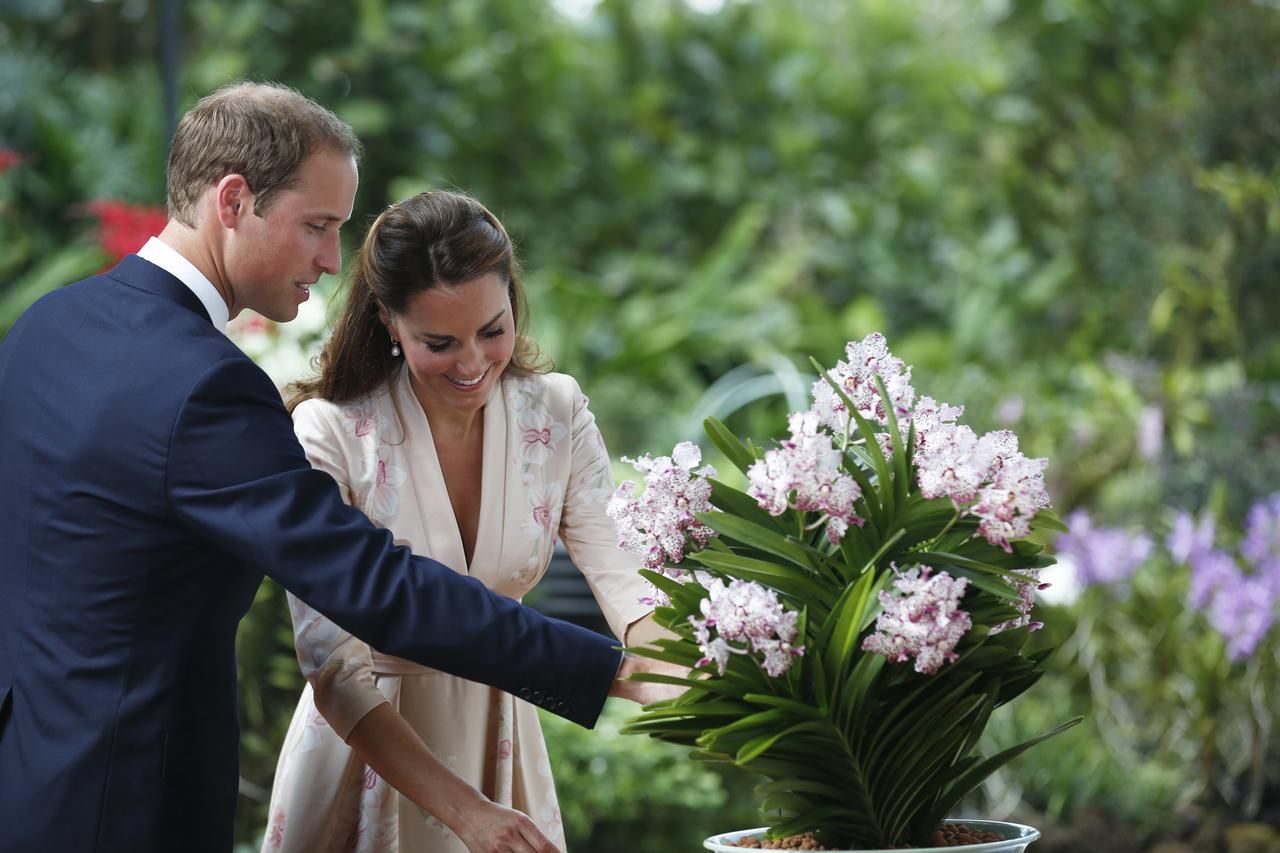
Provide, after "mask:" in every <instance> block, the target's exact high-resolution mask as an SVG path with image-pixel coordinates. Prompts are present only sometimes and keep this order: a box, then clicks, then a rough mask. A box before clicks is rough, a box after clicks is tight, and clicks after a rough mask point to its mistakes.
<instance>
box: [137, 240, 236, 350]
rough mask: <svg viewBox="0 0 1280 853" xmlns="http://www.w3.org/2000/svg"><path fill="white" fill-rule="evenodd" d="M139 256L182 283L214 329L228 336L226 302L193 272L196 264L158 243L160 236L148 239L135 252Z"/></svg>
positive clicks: (207, 282) (209, 282)
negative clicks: (194, 296) (202, 308)
mask: <svg viewBox="0 0 1280 853" xmlns="http://www.w3.org/2000/svg"><path fill="white" fill-rule="evenodd" d="M138 257H140V258H142V259H143V260H144V261H150V262H151V263H153V264H155V265H156V266H158V267H160V269H162V270H164V271H165V272H167V273H169V274H171V275H172V276H173V277H174V278H176V279H178V281H180V282H182V283H183V284H185V285H186V286H187V288H188V289H189V290H190V291H191V292H192V293H194V294H195V295H196V298H197V299H199V300H200V304H201V305H203V306H204V310H205V311H207V312H209V319H210V320H212V321H213V325H214V328H216V329H217V330H218V331H220V332H222V333H223V334H224V335H225V334H226V333H227V320H228V319H230V314H231V312H230V311H229V310H228V309H227V303H226V302H224V301H223V299H222V294H220V293H218V289H217V288H215V287H214V286H213V282H211V281H209V279H207V278H205V276H204V273H202V272H200V270H198V269H196V266H195V264H193V263H191V261H189V260H187V259H186V258H184V257H183V256H182V255H181V254H179V252H178V250H177V249H175V248H173V247H172V246H170V245H169V244H168V243H164V242H161V240H160V238H159V237H152V238H151V239H149V240H147V244H146V245H145V246H143V247H142V248H141V249H139V250H138Z"/></svg>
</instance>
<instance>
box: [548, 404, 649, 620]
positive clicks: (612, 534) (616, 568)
mask: <svg viewBox="0 0 1280 853" xmlns="http://www.w3.org/2000/svg"><path fill="white" fill-rule="evenodd" d="M569 384H570V385H571V386H572V389H571V390H572V394H573V416H572V419H571V422H570V425H569V447H570V452H571V453H572V454H573V459H572V463H571V465H570V474H569V484H568V486H567V487H566V490H565V497H564V511H563V512H562V513H561V517H560V540H561V541H562V542H564V547H565V550H567V551H568V552H569V557H570V558H571V559H572V560H573V564H574V565H575V566H577V567H578V568H579V570H581V572H582V574H583V576H584V577H586V579H587V584H588V585H589V586H590V587H591V592H592V594H593V595H594V596H595V599H596V602H597V603H598V604H599V605H600V610H601V611H602V612H603V613H604V617H605V620H606V621H607V622H608V623H609V628H610V629H612V631H613V633H614V634H615V635H617V636H618V637H619V638H625V637H626V631H627V628H628V627H629V626H630V625H631V624H632V623H633V622H635V621H636V620H637V619H640V618H641V617H643V616H646V615H648V614H649V613H651V612H652V611H653V608H652V607H651V606H649V605H645V604H641V603H640V598H641V597H642V596H645V595H648V594H649V593H650V590H649V587H648V585H647V584H646V583H645V582H644V579H643V578H642V577H640V574H639V568H640V566H639V564H638V563H637V561H636V559H635V557H634V556H632V555H630V554H628V553H627V552H625V551H623V550H621V549H620V548H618V532H617V528H616V527H615V526H614V523H613V519H611V518H609V516H608V515H606V514H605V506H606V505H607V504H608V501H609V496H610V495H611V494H612V493H613V469H612V467H611V466H610V464H609V451H608V450H607V449H606V448H605V444H604V439H603V438H602V437H601V435H600V430H599V428H598V427H596V419H595V416H594V415H593V414H591V410H590V409H589V408H587V398H586V396H585V395H584V394H583V393H582V391H581V389H579V388H578V383H577V382H574V381H573V380H570V381H569Z"/></svg>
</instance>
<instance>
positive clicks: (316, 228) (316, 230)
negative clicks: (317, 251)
mask: <svg viewBox="0 0 1280 853" xmlns="http://www.w3.org/2000/svg"><path fill="white" fill-rule="evenodd" d="M307 227H308V228H310V229H311V233H313V234H323V233H324V226H323V225H316V224H315V223H314V222H308V223H307Z"/></svg>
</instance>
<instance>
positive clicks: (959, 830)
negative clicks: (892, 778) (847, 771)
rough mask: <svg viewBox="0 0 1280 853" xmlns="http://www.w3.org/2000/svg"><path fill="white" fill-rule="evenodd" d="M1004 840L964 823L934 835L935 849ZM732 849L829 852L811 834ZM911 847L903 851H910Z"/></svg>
mask: <svg viewBox="0 0 1280 853" xmlns="http://www.w3.org/2000/svg"><path fill="white" fill-rule="evenodd" d="M1001 840H1003V839H1001V838H1000V836H998V835H996V834H995V833H994V832H987V831H985V830H981V829H970V828H969V827H967V826H965V825H964V824H962V823H946V824H943V825H942V828H941V829H939V830H937V831H936V832H934V833H933V846H934V847H960V846H962V845H965V844H985V843H987V842H989V841H1001ZM729 846H730V847H742V848H745V849H749V850H829V849H830V848H829V847H823V846H822V845H821V844H819V843H818V839H817V838H815V837H814V836H813V833H811V832H805V833H802V834H800V835H788V836H786V837H785V838H778V839H772V838H758V837H751V838H741V839H739V840H738V841H737V842H735V843H733V844H730V845H729ZM909 847H910V845H908V846H907V847H904V848H902V849H904V850H905V849H908V848H909Z"/></svg>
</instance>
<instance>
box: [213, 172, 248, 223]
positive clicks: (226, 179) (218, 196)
mask: <svg viewBox="0 0 1280 853" xmlns="http://www.w3.org/2000/svg"><path fill="white" fill-rule="evenodd" d="M213 196H214V199H213V200H214V204H215V206H216V210H217V213H218V221H219V222H220V223H222V227H223V228H235V227H236V225H237V224H238V222H239V220H240V217H241V216H242V215H248V214H250V213H252V212H253V193H252V192H250V190H249V182H248V181H246V180H245V179H244V175H236V174H232V175H224V176H223V178H222V180H220V181H218V184H217V186H216V187H214V189H213Z"/></svg>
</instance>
